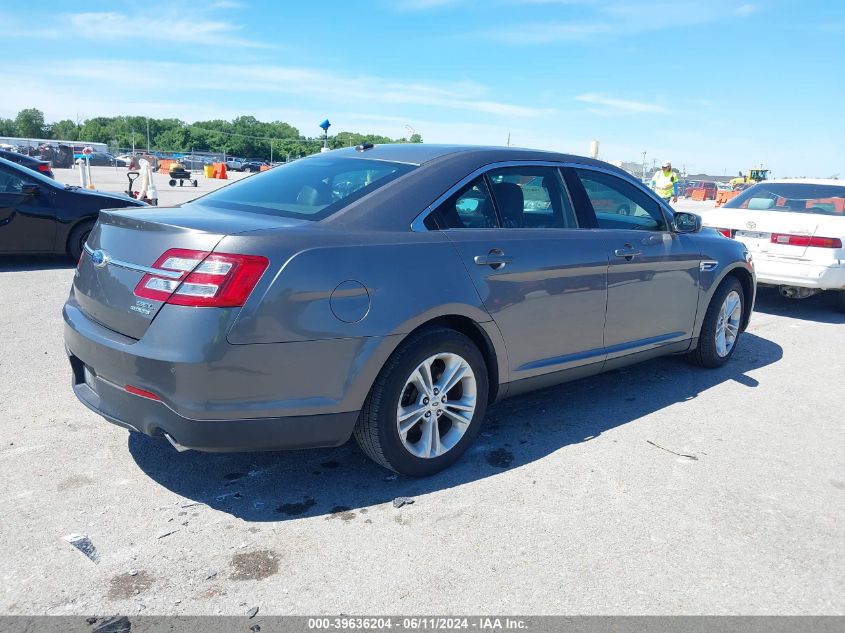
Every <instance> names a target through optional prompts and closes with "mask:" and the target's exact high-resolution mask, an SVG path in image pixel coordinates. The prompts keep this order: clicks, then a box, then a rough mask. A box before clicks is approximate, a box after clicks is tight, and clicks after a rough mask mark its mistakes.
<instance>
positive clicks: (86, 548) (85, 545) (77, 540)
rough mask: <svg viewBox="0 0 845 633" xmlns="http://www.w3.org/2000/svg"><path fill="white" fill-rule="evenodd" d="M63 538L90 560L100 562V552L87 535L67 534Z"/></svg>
mask: <svg viewBox="0 0 845 633" xmlns="http://www.w3.org/2000/svg"><path fill="white" fill-rule="evenodd" d="M65 540H66V541H67V542H68V543H70V544H71V545H73V546H74V547H75V548H76V549H78V550H79V551H80V552H82V553H83V554H85V555H86V556H87V557H88V558H89V559H90V560H91V561H93V562H95V563H99V562H100V553H99V552H98V551H97V548H96V547H94V543H93V542H92V541H91V539H90V538H88V537H87V536H83V535H82V534H68V535H67V536H66V537H65Z"/></svg>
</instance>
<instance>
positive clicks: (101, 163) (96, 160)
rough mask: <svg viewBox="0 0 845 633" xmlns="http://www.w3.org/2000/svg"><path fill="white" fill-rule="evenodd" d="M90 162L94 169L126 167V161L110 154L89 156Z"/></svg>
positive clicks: (96, 153)
mask: <svg viewBox="0 0 845 633" xmlns="http://www.w3.org/2000/svg"><path fill="white" fill-rule="evenodd" d="M88 161H89V163H90V164H91V166H92V167H126V161H125V160H123V159H122V158H115V157H114V156H113V155H112V154H109V153H108V152H94V153H93V154H90V155H89V156H88Z"/></svg>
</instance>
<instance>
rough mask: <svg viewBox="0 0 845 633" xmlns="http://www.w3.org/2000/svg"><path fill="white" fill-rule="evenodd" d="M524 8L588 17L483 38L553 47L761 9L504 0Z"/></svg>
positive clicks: (703, 0) (690, 1) (682, 2)
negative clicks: (574, 11)
mask: <svg viewBox="0 0 845 633" xmlns="http://www.w3.org/2000/svg"><path fill="white" fill-rule="evenodd" d="M501 1H502V2H505V3H508V4H514V5H520V6H522V7H523V8H524V13H525V14H530V15H531V16H533V15H535V14H536V12H537V11H544V12H545V13H548V12H549V8H550V7H556V6H557V7H559V8H560V10H559V12H558V14H559V15H561V16H567V17H568V15H567V14H569V13H572V12H571V11H569V6H571V5H580V7H579V8H582V9H583V8H584V7H589V9H590V12H589V13H588V14H585V11H584V10H581V11H579V12H578V13H579V15H580V18H579V21H573V20H559V19H558V20H555V19H551V20H548V19H547V20H545V21H539V20H530V21H525V22H514V23H511V24H508V25H507V26H502V27H497V28H494V29H490V30H487V31H482V32H481V33H480V35H482V36H485V37H488V38H490V39H495V40H499V41H504V42H510V43H514V44H549V43H553V42H582V41H592V40H599V39H601V38H602V37H603V36H609V35H624V36H630V35H631V34H634V33H645V32H652V31H659V30H663V29H672V28H678V27H682V26H692V25H697V24H707V23H711V22H716V21H718V20H720V19H722V17H723V16H724V15H725V14H729V13H733V14H735V15H737V16H739V17H746V16H748V15H751V14H752V13H755V12H756V11H757V10H758V6H757V5H754V4H742V5H740V6H738V7H737V6H735V5H734V3H733V2H731V1H730V0H673V1H668V0H652V1H650V2H641V1H628V2H619V1H613V0H592V1H588V0H501Z"/></svg>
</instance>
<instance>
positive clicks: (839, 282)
mask: <svg viewBox="0 0 845 633" xmlns="http://www.w3.org/2000/svg"><path fill="white" fill-rule="evenodd" d="M754 268H755V270H756V271H757V283H760V284H768V285H772V286H798V287H799V288H818V289H820V290H836V289H841V288H845V266H843V265H841V264H833V265H824V264H816V263H811V262H806V261H789V260H784V259H780V258H767V257H764V256H760V255H758V254H755V255H754Z"/></svg>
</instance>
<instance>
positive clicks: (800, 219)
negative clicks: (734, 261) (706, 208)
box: [707, 209, 820, 259]
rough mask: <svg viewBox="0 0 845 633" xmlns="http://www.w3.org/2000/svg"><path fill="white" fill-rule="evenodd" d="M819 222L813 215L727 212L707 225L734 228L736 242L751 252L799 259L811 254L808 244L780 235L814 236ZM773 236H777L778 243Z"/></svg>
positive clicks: (748, 211) (776, 212) (785, 212)
mask: <svg viewBox="0 0 845 633" xmlns="http://www.w3.org/2000/svg"><path fill="white" fill-rule="evenodd" d="M819 219H820V218H819V216H817V215H815V214H811V213H790V212H787V211H750V210H746V209H741V210H740V209H724V210H723V211H721V212H720V213H718V215H717V214H714V215H713V216H707V224H708V225H709V226H717V227H718V228H724V229H731V230H732V231H733V237H734V239H736V240H738V241H740V242H742V243H743V244H745V245H746V247H747V248H748V250H749V251H750V252H751V253H755V254H761V255H771V256H777V257H789V258H796V259H798V258H801V257H803V256H804V254H805V252H806V251H807V245H806V243H801V242H800V241H798V244H796V243H795V242H796V240H789V239H781V238H778V237H777V236H790V235H794V236H800V237H812V236H813V235H815V234H816V230H817V228H818V225H819ZM773 234H775V235H776V237H775V239H774V240H773V239H772V235H773ZM805 242H806V241H805Z"/></svg>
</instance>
